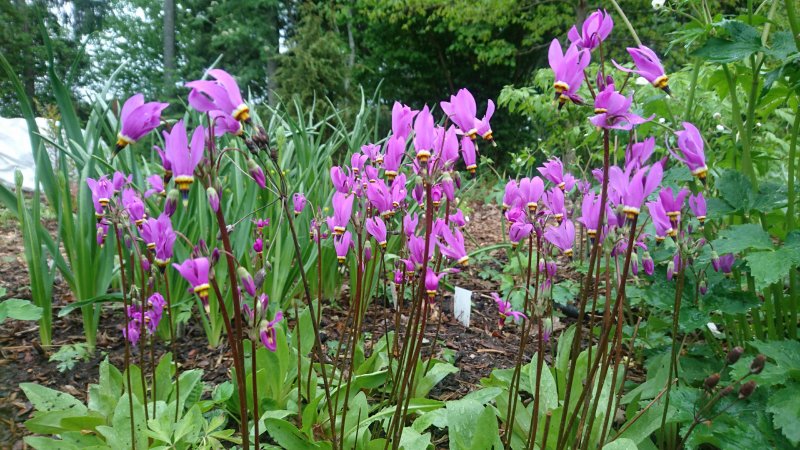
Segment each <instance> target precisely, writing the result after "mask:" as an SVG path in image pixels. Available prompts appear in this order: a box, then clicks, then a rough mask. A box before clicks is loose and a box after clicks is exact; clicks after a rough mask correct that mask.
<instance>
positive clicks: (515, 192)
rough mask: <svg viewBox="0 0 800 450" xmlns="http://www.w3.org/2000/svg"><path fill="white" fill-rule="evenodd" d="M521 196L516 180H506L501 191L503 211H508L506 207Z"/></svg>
mask: <svg viewBox="0 0 800 450" xmlns="http://www.w3.org/2000/svg"><path fill="white" fill-rule="evenodd" d="M521 198H522V197H521V195H520V191H519V187H518V186H517V180H508V183H506V189H505V191H503V211H508V209H509V208H511V206H512V205H515V204H516V203H517V201H520V200H521Z"/></svg>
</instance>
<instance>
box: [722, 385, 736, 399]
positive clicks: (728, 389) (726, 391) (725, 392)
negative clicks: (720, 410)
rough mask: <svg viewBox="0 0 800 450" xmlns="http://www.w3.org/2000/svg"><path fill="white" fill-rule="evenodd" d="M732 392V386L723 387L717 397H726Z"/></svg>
mask: <svg viewBox="0 0 800 450" xmlns="http://www.w3.org/2000/svg"><path fill="white" fill-rule="evenodd" d="M732 392H733V386H725V388H724V389H722V391H720V393H719V395H720V396H722V397H725V396H728V395H730V394H731V393H732Z"/></svg>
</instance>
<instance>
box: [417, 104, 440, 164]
mask: <svg viewBox="0 0 800 450" xmlns="http://www.w3.org/2000/svg"><path fill="white" fill-rule="evenodd" d="M434 138H435V134H434V122H433V114H431V112H430V110H429V109H428V105H425V107H424V108H422V111H420V112H419V114H417V118H416V119H415V120H414V149H415V150H416V152H417V161H419V163H420V164H424V163H426V162H428V159H430V157H431V154H432V153H433V144H434V142H433V141H434Z"/></svg>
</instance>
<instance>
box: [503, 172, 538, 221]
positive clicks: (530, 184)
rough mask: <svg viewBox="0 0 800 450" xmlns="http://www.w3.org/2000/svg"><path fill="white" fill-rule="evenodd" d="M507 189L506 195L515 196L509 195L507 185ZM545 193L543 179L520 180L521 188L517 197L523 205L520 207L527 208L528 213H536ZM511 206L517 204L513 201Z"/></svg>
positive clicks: (517, 191) (517, 192)
mask: <svg viewBox="0 0 800 450" xmlns="http://www.w3.org/2000/svg"><path fill="white" fill-rule="evenodd" d="M506 189H507V190H506V193H507V194H509V196H511V195H514V193H508V185H506ZM512 189H513V187H512ZM543 193H544V181H542V179H541V178H539V177H531V178H523V179H521V180H519V188H518V189H517V190H516V195H517V196H518V197H519V199H520V201H521V203H522V205H520V206H525V207H526V208H528V211H530V212H532V213H535V212H536V209H537V208H538V207H539V201H540V200H541V198H542V194H543ZM509 200H511V199H509ZM509 204H510V205H514V204H515V202H514V201H512V202H511V203H509Z"/></svg>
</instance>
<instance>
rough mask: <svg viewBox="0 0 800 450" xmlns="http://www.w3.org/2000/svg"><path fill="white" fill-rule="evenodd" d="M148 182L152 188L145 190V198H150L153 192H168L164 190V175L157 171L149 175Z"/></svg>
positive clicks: (160, 193) (161, 193)
mask: <svg viewBox="0 0 800 450" xmlns="http://www.w3.org/2000/svg"><path fill="white" fill-rule="evenodd" d="M147 184H149V185H150V189H148V190H146V191H144V198H150V196H152V195H153V194H159V195H163V194H166V191H165V190H164V177H162V176H161V175H159V174H156V173H154V174H152V175H150V176H149V177H147Z"/></svg>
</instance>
